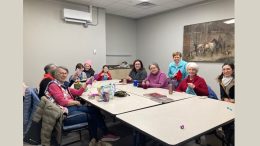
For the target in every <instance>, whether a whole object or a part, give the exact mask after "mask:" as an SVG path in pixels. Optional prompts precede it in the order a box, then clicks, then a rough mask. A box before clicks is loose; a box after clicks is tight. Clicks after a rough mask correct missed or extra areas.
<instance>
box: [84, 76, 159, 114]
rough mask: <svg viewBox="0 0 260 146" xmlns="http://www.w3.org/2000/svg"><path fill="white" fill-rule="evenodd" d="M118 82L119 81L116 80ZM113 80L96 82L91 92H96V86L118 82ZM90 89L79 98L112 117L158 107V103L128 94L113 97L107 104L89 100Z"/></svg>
mask: <svg viewBox="0 0 260 146" xmlns="http://www.w3.org/2000/svg"><path fill="white" fill-rule="evenodd" d="M118 81H119V80H118ZM118 81H115V80H110V81H101V82H100V81H98V82H95V83H94V84H93V86H94V88H92V89H93V90H96V89H95V87H96V86H101V85H106V84H109V83H115V82H118ZM92 89H89V90H88V91H87V92H84V93H83V94H82V95H81V98H83V99H84V100H86V101H87V102H88V103H90V104H92V105H94V106H96V107H98V108H100V109H102V110H104V111H107V112H108V113H110V114H112V115H118V114H122V113H126V112H130V111H135V110H139V109H143V108H147V107H151V106H155V105H159V104H160V103H158V102H155V101H152V100H150V99H148V98H144V97H142V96H138V95H135V94H131V93H129V95H130V96H126V97H114V98H113V99H110V100H109V102H104V101H102V102H99V101H97V100H96V99H93V98H89V92H91V90H92Z"/></svg>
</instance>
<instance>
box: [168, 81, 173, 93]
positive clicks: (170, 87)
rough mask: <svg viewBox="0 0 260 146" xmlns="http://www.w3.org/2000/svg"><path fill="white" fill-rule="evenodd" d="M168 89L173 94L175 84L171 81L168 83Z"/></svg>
mask: <svg viewBox="0 0 260 146" xmlns="http://www.w3.org/2000/svg"><path fill="white" fill-rule="evenodd" d="M168 90H169V94H172V93H173V84H172V82H170V83H169V84H168Z"/></svg>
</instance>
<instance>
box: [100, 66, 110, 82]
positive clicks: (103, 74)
mask: <svg viewBox="0 0 260 146" xmlns="http://www.w3.org/2000/svg"><path fill="white" fill-rule="evenodd" d="M97 80H98V81H104V80H112V77H111V74H110V73H109V69H108V66H107V65H104V66H103V68H102V71H101V72H100V73H99V74H98V77H97Z"/></svg>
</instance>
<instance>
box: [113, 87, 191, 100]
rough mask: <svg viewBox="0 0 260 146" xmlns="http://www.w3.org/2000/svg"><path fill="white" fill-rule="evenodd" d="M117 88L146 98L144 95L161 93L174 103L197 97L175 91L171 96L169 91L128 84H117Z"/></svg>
mask: <svg viewBox="0 0 260 146" xmlns="http://www.w3.org/2000/svg"><path fill="white" fill-rule="evenodd" d="M116 88H117V89H119V90H123V91H126V92H128V93H132V94H136V95H139V96H144V94H148V93H160V94H162V95H166V96H167V97H168V98H171V99H173V101H177V100H182V99H187V98H190V97H195V95H191V94H187V93H183V92H176V91H173V94H171V95H170V94H169V91H168V89H163V88H147V89H143V88H140V87H134V86H133V84H126V85H123V84H117V85H116Z"/></svg>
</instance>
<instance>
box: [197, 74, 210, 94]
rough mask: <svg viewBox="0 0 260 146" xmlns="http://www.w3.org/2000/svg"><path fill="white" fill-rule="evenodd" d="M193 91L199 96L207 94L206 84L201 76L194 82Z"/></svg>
mask: <svg viewBox="0 0 260 146" xmlns="http://www.w3.org/2000/svg"><path fill="white" fill-rule="evenodd" d="M194 91H195V92H196V93H197V95H199V96H208V95H209V92H208V86H207V84H206V82H205V80H204V79H203V78H200V80H199V81H198V83H196V84H195V88H194Z"/></svg>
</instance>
